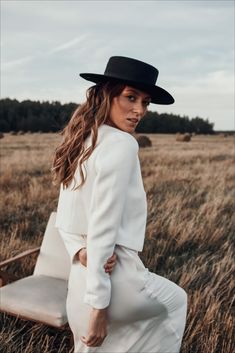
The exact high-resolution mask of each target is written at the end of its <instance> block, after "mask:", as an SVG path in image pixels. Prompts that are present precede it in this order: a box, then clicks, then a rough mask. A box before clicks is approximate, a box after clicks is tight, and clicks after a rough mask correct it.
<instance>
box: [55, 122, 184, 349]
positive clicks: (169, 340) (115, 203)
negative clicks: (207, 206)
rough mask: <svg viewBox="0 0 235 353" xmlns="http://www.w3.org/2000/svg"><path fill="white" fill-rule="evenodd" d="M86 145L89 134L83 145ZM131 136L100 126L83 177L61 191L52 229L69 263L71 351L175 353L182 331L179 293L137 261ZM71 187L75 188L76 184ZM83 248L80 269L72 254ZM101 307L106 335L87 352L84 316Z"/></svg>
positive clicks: (141, 216) (139, 241)
mask: <svg viewBox="0 0 235 353" xmlns="http://www.w3.org/2000/svg"><path fill="white" fill-rule="evenodd" d="M90 145H91V136H89V137H88V138H87V139H86V147H88V146H90ZM138 148H139V147H138V143H137V141H136V140H135V138H134V137H133V136H132V135H130V134H129V133H126V132H124V131H121V130H119V129H116V128H113V127H110V126H108V125H106V124H103V125H101V126H100V127H99V129H98V141H97V145H96V148H95V149H94V151H93V153H92V154H91V156H90V157H89V158H88V160H86V161H85V162H84V165H83V167H84V168H85V169H83V170H84V171H85V174H86V172H87V180H86V182H85V184H84V185H83V187H82V188H81V189H78V190H72V188H73V186H74V185H75V184H76V185H77V183H79V182H80V174H79V170H78V169H77V172H76V173H75V180H74V181H75V184H72V185H71V186H70V187H69V188H68V189H64V190H63V188H62V186H61V189H60V196H59V203H58V209H57V219H56V227H58V228H59V232H60V234H61V236H62V238H63V239H64V242H65V245H66V247H67V250H68V253H69V255H70V258H71V263H72V267H71V273H70V277H69V284H68V298H67V314H68V321H69V324H70V327H71V329H72V331H73V335H74V342H75V353H80V352H120V353H124V352H137V351H138V352H140V353H143V352H154V353H176V352H178V351H179V349H180V344H181V339H182V335H183V331H184V327H185V320H186V306H187V296H186V293H185V292H184V290H183V289H182V288H180V287H178V286H177V285H176V284H174V283H173V282H171V281H169V280H167V279H165V278H163V277H160V276H158V275H156V274H154V273H151V272H149V270H148V269H147V268H145V266H144V264H143V263H142V261H141V259H140V258H139V256H138V251H142V249H143V243H144V237H145V228H146V218H147V202H146V193H145V191H144V187H143V181H142V176H141V170H140V163H139V158H138ZM76 185H75V186H76ZM82 247H87V259H88V261H87V267H84V266H83V265H82V264H81V263H80V262H79V261H75V259H74V255H75V253H76V252H77V251H78V250H79V249H81V248H82ZM113 252H115V253H116V254H117V264H116V266H115V268H114V271H113V272H112V274H111V276H110V275H109V274H108V273H106V272H105V270H104V268H103V266H104V264H105V263H106V261H107V259H108V258H109V257H111V256H112V254H113ZM92 307H94V308H98V309H101V308H106V307H108V317H109V323H108V335H107V337H106V338H105V340H104V342H103V344H102V345H101V346H100V347H87V346H86V345H84V344H83V343H82V342H81V341H80V337H81V336H83V335H84V336H87V328H88V323H89V316H90V311H91V309H92Z"/></svg>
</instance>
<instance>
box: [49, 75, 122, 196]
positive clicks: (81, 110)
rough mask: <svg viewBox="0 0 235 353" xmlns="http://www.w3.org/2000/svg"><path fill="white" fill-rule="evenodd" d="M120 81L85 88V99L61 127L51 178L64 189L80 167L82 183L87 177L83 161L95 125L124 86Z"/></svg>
mask: <svg viewBox="0 0 235 353" xmlns="http://www.w3.org/2000/svg"><path fill="white" fill-rule="evenodd" d="M125 86H126V85H125V84H123V83H114V82H106V83H102V84H96V85H94V86H91V87H90V88H88V90H87V92H86V101H85V103H83V104H81V105H80V106H78V107H77V109H76V110H75V111H74V112H73V114H72V116H71V119H70V120H69V122H68V124H67V125H66V126H65V127H64V128H63V129H62V130H61V131H60V134H61V135H62V136H63V139H62V142H61V143H60V145H59V146H58V147H57V148H56V149H55V153H54V157H53V162H52V168H51V172H52V182H53V184H54V185H60V184H61V183H62V185H63V189H65V188H68V186H69V185H70V183H71V182H72V180H73V179H74V174H75V171H76V169H77V167H79V173H80V177H81V183H80V184H79V185H78V186H77V187H76V188H75V189H74V187H73V189H74V190H76V189H78V188H80V187H81V186H82V185H83V184H84V183H85V181H86V176H85V177H84V173H83V170H82V163H83V162H84V161H85V160H86V159H88V158H89V156H90V155H91V154H92V152H93V150H94V149H95V147H96V141H97V136H98V127H99V126H100V125H102V124H103V123H104V122H105V121H106V120H108V119H109V114H110V108H111V103H112V99H113V98H114V97H116V96H118V95H119V94H120V93H121V92H122V91H123V89H124V88H125ZM90 134H91V146H90V147H88V148H87V149H86V150H85V144H84V141H85V140H86V138H87V137H88V136H89V135H90Z"/></svg>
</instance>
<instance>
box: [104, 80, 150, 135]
mask: <svg viewBox="0 0 235 353" xmlns="http://www.w3.org/2000/svg"><path fill="white" fill-rule="evenodd" d="M150 101H151V97H150V96H149V94H147V93H145V92H143V91H140V90H138V89H137V88H133V87H130V86H126V87H125V88H124V90H123V91H122V92H121V94H120V95H119V96H117V97H114V98H113V100H112V102H111V109H110V115H109V119H108V120H107V121H106V124H108V125H110V126H113V127H116V128H118V129H120V130H123V131H125V132H129V133H134V131H135V128H136V125H137V124H138V123H139V121H140V119H142V118H143V116H144V115H145V113H146V111H147V106H148V105H149V103H150Z"/></svg>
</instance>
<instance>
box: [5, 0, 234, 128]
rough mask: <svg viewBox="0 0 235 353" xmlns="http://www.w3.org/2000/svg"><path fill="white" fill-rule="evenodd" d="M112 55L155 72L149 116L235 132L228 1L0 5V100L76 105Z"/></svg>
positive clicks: (231, 18)
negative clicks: (161, 97) (161, 101)
mask: <svg viewBox="0 0 235 353" xmlns="http://www.w3.org/2000/svg"><path fill="white" fill-rule="evenodd" d="M113 55H123V56H129V57H133V58H136V59H139V60H142V61H145V62H147V63H149V64H151V65H153V66H155V67H157V68H158V70H159V77H158V81H157V85H159V86H161V87H163V88H165V89H166V90H168V91H169V92H170V93H171V94H172V95H173V96H174V98H175V103H174V104H173V105H169V106H161V105H155V104H151V105H150V108H149V109H150V110H152V111H158V112H159V113H162V112H168V113H174V114H180V115H181V116H183V115H188V116H189V117H190V118H193V117H195V116H200V117H202V118H204V119H207V118H208V119H209V121H210V122H213V123H214V124H215V125H214V128H215V129H216V130H227V129H228V130H231V129H235V123H234V1H225V0H223V1H214V0H211V1H190V0H189V1H187V0H185V1H177V0H175V1H174V0H171V1H158V0H155V1H122V0H119V1H113V0H111V1H108V0H106V1H99V0H96V1H76V0H75V1H55V0H54V1H43V0H41V1H20V0H17V1H11V0H7V1H1V73H2V79H1V98H5V97H9V98H16V99H18V100H20V101H21V100H24V99H32V100H41V101H42V100H44V101H45V100H49V101H52V100H58V101H61V102H62V103H66V102H75V103H80V102H82V101H84V99H85V92H86V89H87V88H88V87H89V86H90V85H92V83H89V82H88V81H85V80H83V79H82V78H81V77H80V76H79V73H80V72H94V73H103V72H104V69H105V66H106V63H107V61H108V59H109V57H110V56H113Z"/></svg>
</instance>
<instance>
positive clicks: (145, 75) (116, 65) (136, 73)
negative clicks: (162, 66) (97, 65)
mask: <svg viewBox="0 0 235 353" xmlns="http://www.w3.org/2000/svg"><path fill="white" fill-rule="evenodd" d="M104 75H106V76H110V77H117V78H119V79H124V80H125V79H126V80H133V81H136V82H142V83H145V84H150V85H154V84H155V83H156V81H157V78H158V70H157V69H156V68H155V67H154V66H152V65H149V64H146V63H145V62H143V61H140V60H136V59H132V58H128V57H125V56H112V57H111V58H110V59H109V61H108V63H107V66H106V69H105V72H104Z"/></svg>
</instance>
